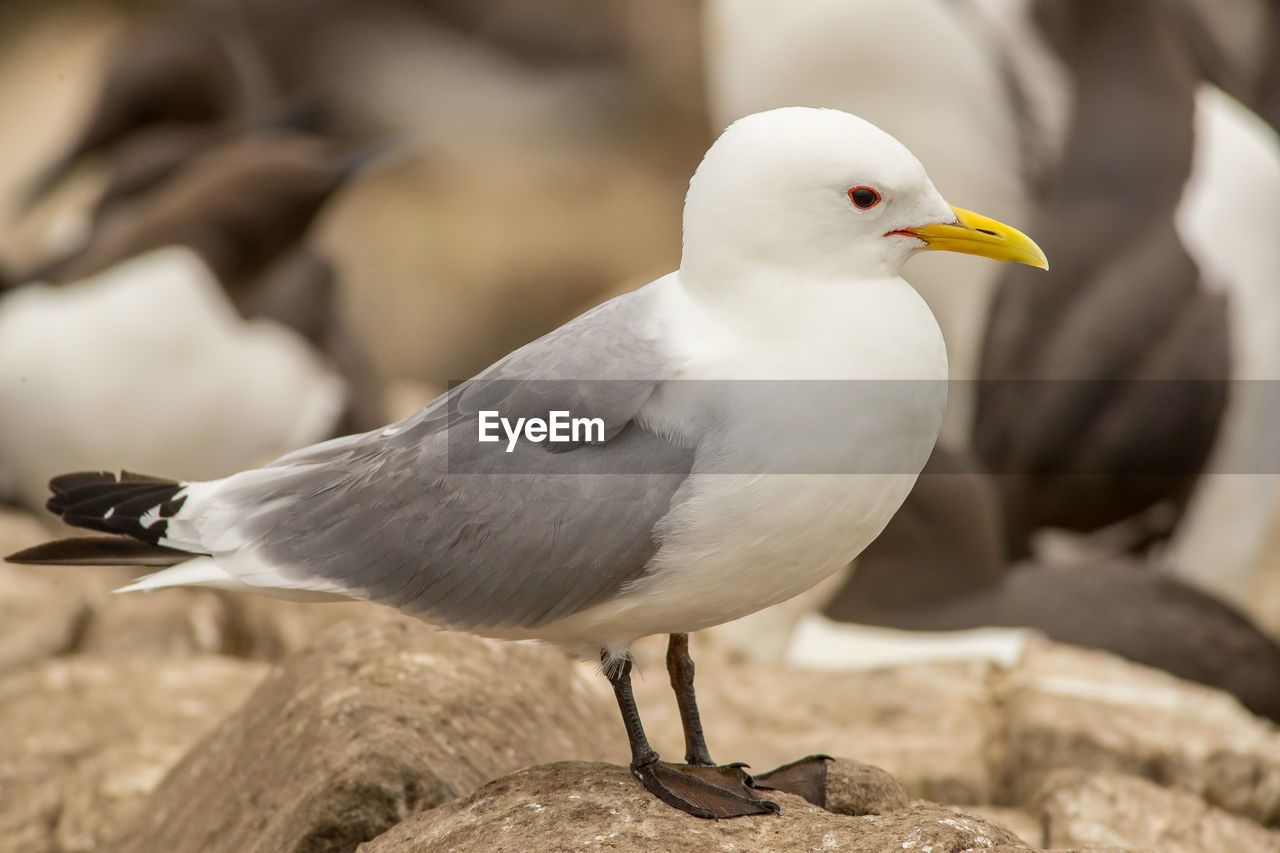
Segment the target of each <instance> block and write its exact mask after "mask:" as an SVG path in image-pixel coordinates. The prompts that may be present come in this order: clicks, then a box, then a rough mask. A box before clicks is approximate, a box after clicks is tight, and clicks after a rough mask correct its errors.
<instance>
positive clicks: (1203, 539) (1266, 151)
mask: <svg viewBox="0 0 1280 853" xmlns="http://www.w3.org/2000/svg"><path fill="white" fill-rule="evenodd" d="M1195 135H1196V136H1195V139H1196V147H1195V159H1194V161H1193V166H1192V171H1191V175H1190V177H1189V180H1188V182H1187V187H1186V190H1185V192H1184V195H1183V197H1182V202H1181V204H1180V205H1179V206H1178V210H1177V212H1176V214H1175V220H1174V221H1175V224H1176V225H1177V227H1178V233H1179V236H1181V238H1182V241H1183V243H1184V244H1185V245H1186V246H1187V250H1188V251H1189V252H1190V254H1191V255H1192V257H1194V258H1195V259H1196V262H1197V264H1198V265H1199V266H1200V268H1201V270H1202V271H1203V273H1204V275H1205V279H1206V282H1207V283H1208V284H1209V286H1210V287H1211V288H1212V289H1214V290H1216V291H1219V292H1223V293H1225V294H1226V295H1227V312H1228V320H1229V323H1230V328H1231V332H1232V334H1231V337H1230V343H1231V362H1232V371H1231V372H1232V378H1233V379H1234V380H1237V381H1236V382H1235V383H1234V384H1233V386H1232V389H1231V393H1230V395H1229V396H1228V401H1227V410H1226V413H1225V414H1224V416H1223V420H1222V423H1221V424H1220V425H1219V427H1218V437H1217V439H1216V441H1215V443H1214V447H1213V450H1212V452H1211V453H1210V456H1209V461H1208V463H1207V464H1206V466H1205V470H1206V472H1207V473H1206V474H1204V475H1202V476H1201V478H1200V482H1199V483H1198V484H1197V487H1196V491H1195V492H1194V493H1193V495H1192V497H1191V500H1190V503H1189V504H1188V507H1187V510H1186V515H1185V516H1184V518H1183V520H1182V523H1181V524H1180V526H1179V528H1178V530H1177V531H1176V533H1175V534H1174V537H1173V540H1172V542H1171V544H1170V549H1169V552H1168V554H1167V555H1166V556H1167V559H1168V561H1169V563H1170V564H1171V565H1172V566H1173V567H1174V569H1175V570H1176V571H1177V572H1178V573H1179V574H1180V575H1181V576H1183V577H1185V578H1186V579H1188V580H1190V581H1192V582H1194V583H1195V584H1196V585H1197V586H1200V587H1202V588H1204V589H1208V590H1210V591H1212V592H1214V593H1216V594H1218V595H1221V596H1223V597H1225V598H1227V599H1229V600H1232V601H1234V602H1236V603H1237V604H1240V605H1242V606H1245V607H1246V608H1247V607H1248V606H1249V603H1250V599H1251V596H1252V595H1253V594H1254V593H1255V585H1256V583H1257V582H1258V573H1259V572H1261V571H1267V570H1268V567H1266V566H1264V565H1261V564H1260V562H1259V561H1260V559H1261V557H1260V555H1261V554H1262V553H1263V552H1264V550H1265V548H1266V545H1267V541H1268V538H1269V536H1270V535H1271V531H1272V529H1273V528H1274V526H1275V518H1276V512H1277V507H1280V441H1278V440H1277V435H1280V393H1277V391H1276V387H1277V386H1276V381H1277V380H1280V329H1278V328H1277V327H1278V326H1280V240H1277V239H1275V235H1277V234H1280V136H1277V134H1276V132H1275V130H1273V129H1272V128H1271V127H1270V126H1268V125H1267V124H1266V123H1265V122H1263V121H1262V120H1261V119H1259V118H1258V116H1257V115H1255V114H1254V113H1252V112H1251V111H1250V110H1248V109H1246V108H1245V107H1244V106H1242V105H1241V104H1240V103H1239V102H1237V101H1235V100H1234V99H1232V98H1230V97H1229V96H1227V95H1225V94H1223V93H1222V92H1221V91H1219V90H1218V89H1217V88H1215V87H1213V86H1209V85H1202V86H1201V87H1200V89H1199V91H1198V92H1197V94H1196V115H1195ZM1270 570H1271V571H1275V570H1276V568H1275V567H1270Z"/></svg>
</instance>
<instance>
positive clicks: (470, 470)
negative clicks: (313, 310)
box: [225, 291, 693, 629]
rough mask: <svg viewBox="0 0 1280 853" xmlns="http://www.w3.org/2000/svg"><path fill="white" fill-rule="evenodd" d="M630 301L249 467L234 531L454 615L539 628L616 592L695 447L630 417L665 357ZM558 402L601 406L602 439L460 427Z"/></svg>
mask: <svg viewBox="0 0 1280 853" xmlns="http://www.w3.org/2000/svg"><path fill="white" fill-rule="evenodd" d="M646 310H647V309H646V297H645V295H644V291H640V292H637V293H635V294H629V295H628V296H626V297H622V298H620V299H617V300H613V301H611V302H609V303H606V304H605V305H603V306H601V307H600V308H598V309H596V310H595V311H592V312H588V313H587V314H584V315H583V316H581V317H579V318H578V319H577V320H575V321H573V322H571V323H569V324H567V325H566V326H564V327H561V328H560V329H558V330H556V331H555V332H553V333H551V334H550V335H548V336H546V337H544V338H541V339H539V340H537V341H534V342H533V343H532V344H529V345H528V346H527V347H524V348H522V349H521V350H518V351H517V352H515V353H513V354H512V355H511V356H508V357H507V358H506V359H504V360H503V361H501V362H499V363H498V364H496V365H495V366H494V367H492V368H490V369H489V370H488V371H485V373H483V374H481V375H480V376H479V377H477V378H476V379H473V380H471V381H470V382H468V383H464V384H463V385H461V386H458V387H457V388H455V389H454V390H453V391H452V392H451V393H450V394H448V395H446V396H445V397H442V398H440V399H439V400H436V401H434V402H433V403H432V404H431V405H429V406H428V407H427V408H426V409H424V410H423V411H421V412H419V413H418V414H417V415H414V416H413V417H411V418H409V419H407V420H405V421H402V422H401V423H399V424H396V425H393V426H392V427H390V428H389V429H388V430H385V431H383V432H372V433H367V434H364V435H361V436H353V437H351V438H347V439H339V440H337V441H334V442H329V443H327V444H324V445H317V446H316V447H314V448H309V449H307V450H304V451H300V452H298V453H295V454H292V455H291V456H288V457H285V458H284V459H281V460H279V461H278V462H276V463H274V464H273V465H272V466H270V467H269V468H267V469H263V470H261V471H259V472H251V473H253V474H258V475H260V476H257V477H249V478H246V480H245V481H244V484H243V485H242V486H239V487H233V488H237V489H238V490H239V491H238V492H232V493H229V494H228V495H227V496H226V501H225V502H226V504H227V505H228V506H229V507H238V508H239V511H241V512H242V513H243V515H242V520H241V521H239V522H238V523H237V527H238V532H239V533H240V534H241V541H247V542H249V543H252V544H251V545H250V547H252V548H253V549H254V550H255V551H256V552H257V556H258V557H259V559H260V560H262V561H264V562H265V563H267V564H268V565H270V566H271V567H272V569H273V570H274V571H276V572H279V573H280V574H282V575H284V576H285V577H287V578H289V579H291V580H294V581H300V582H305V581H308V580H313V581H316V582H319V583H323V584H326V585H330V588H331V586H332V585H336V586H338V587H340V588H342V589H345V590H349V591H350V592H351V594H353V595H356V596H359V597H363V598H369V599H372V600H375V601H379V602H382V603H386V604H390V605H393V606H395V607H398V608H401V609H403V610H405V611H407V612H411V613H415V614H418V615H421V616H424V617H426V618H428V619H431V620H433V621H437V622H440V623H443V624H446V625H449V626H452V627H457V628H470V629H484V628H490V629H496V628H511V627H521V628H531V627H537V626H539V625H543V624H546V623H549V622H552V621H555V620H556V619H559V618H562V617H564V616H567V615H570V614H572V613H574V612H577V611H579V610H581V609H583V608H586V607H589V606H591V605H592V604H595V603H598V602H600V601H603V600H606V599H608V598H610V597H612V596H614V595H616V594H617V593H618V592H619V591H620V590H621V589H623V588H624V587H625V586H626V585H627V584H628V583H629V582H630V581H632V580H634V579H635V578H637V577H639V576H640V575H641V574H642V573H643V571H644V568H645V566H646V564H647V563H648V561H649V558H650V557H651V556H652V555H653V553H654V551H655V550H656V549H657V544H658V543H657V542H656V541H655V539H654V533H653V531H654V528H655V525H656V523H657V521H658V520H659V519H660V518H662V516H663V515H665V514H666V513H667V512H668V510H669V509H670V507H671V504H672V499H673V496H674V495H675V494H676V492H677V490H678V489H679V487H680V485H681V483H683V482H684V480H685V479H686V477H687V475H688V472H689V469H690V467H691V465H692V460H693V449H692V448H689V447H684V446H681V445H679V444H676V443H674V442H673V441H671V440H670V439H668V438H665V437H663V436H660V435H657V434H655V433H653V432H650V431H648V430H646V429H644V428H643V427H642V426H641V425H640V424H638V423H637V422H636V421H635V420H634V417H635V415H636V413H637V412H638V411H639V409H640V407H641V405H642V404H643V403H644V400H645V399H646V398H647V396H648V394H649V393H651V392H652V390H653V388H654V387H656V385H657V384H658V377H659V376H660V375H661V373H662V371H663V369H664V365H663V363H662V357H661V354H660V352H659V350H658V348H657V345H656V343H655V342H653V341H651V340H647V339H646V338H645V337H644V336H643V334H642V333H641V332H639V331H638V330H639V329H640V328H642V326H643V323H642V320H643V318H644V312H645V311H646ZM574 372H578V373H579V374H580V375H582V376H589V377H595V376H607V377H609V380H608V381H585V382H576V381H574V380H572V379H571V378H570V377H571V374H572V373H574ZM646 375H647V378H646ZM535 377H546V379H542V378H535ZM490 382H491V383H493V384H492V386H491V387H486V383H490ZM548 397H551V398H554V399H553V400H552V402H550V403H548V402H547V398H548ZM566 400H567V401H571V402H570V403H567V404H568V405H575V406H576V407H577V410H579V411H588V412H591V413H592V414H593V415H594V416H599V417H601V418H602V419H604V420H605V422H606V425H607V430H608V438H607V440H606V441H604V442H602V443H593V444H581V443H578V444H573V445H571V446H567V447H561V448H559V449H560V450H562V451H564V452H559V453H548V452H547V449H546V446H545V445H534V444H527V443H522V444H520V445H518V446H517V448H516V450H515V451H514V452H512V453H506V452H505V451H504V447H503V446H502V445H484V446H481V445H479V444H478V443H477V442H476V441H475V440H474V439H475V432H474V429H475V426H474V411H475V410H476V409H477V408H478V407H480V406H486V405H493V406H495V407H497V408H498V409H499V411H504V410H514V409H522V410H526V411H532V410H537V409H539V408H540V407H545V406H548V405H551V406H555V405H565V404H566V403H565V402H564V401H566ZM504 414H505V411H504ZM263 475H265V476H263Z"/></svg>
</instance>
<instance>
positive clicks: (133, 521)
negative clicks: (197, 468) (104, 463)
mask: <svg viewBox="0 0 1280 853" xmlns="http://www.w3.org/2000/svg"><path fill="white" fill-rule="evenodd" d="M183 485H184V484H182V483H179V482H177V481H176V480H168V479H164V478H161V477H151V476H148V475H146V474H134V473H131V472H129V471H121V472H120V474H118V475H117V474H113V473H111V472H109V471H77V472H74V473H70V474H60V475H58V476H57V477H54V478H53V479H52V480H50V481H49V489H50V491H52V492H53V495H52V496H51V497H50V498H49V500H48V502H47V503H46V504H45V507H46V508H47V509H48V510H49V512H51V513H53V514H55V515H57V516H60V517H61V518H62V520H63V521H65V522H66V523H68V524H71V525H74V526H76V527H87V528H88V529H90V530H98V531H101V532H103V533H123V534H126V535H128V536H132V537H134V538H135V539H140V540H142V541H143V542H148V543H150V544H152V545H154V544H156V543H157V542H159V540H160V539H161V538H163V537H164V535H165V532H166V530H167V528H168V519H169V518H171V517H173V516H174V515H175V514H176V513H177V512H178V510H180V509H182V504H183V503H184V502H185V500H186V497H185V496H179V494H178V493H179V492H181V491H182V489H183ZM148 513H150V515H149V516H148ZM144 516H147V518H148V520H147V523H146V524H145V525H144V524H143V517H144Z"/></svg>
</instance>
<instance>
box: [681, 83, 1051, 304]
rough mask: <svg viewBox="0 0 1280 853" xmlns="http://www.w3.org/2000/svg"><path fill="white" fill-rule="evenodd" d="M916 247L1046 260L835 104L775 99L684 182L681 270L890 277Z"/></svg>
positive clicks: (736, 127) (702, 274) (1037, 262)
mask: <svg viewBox="0 0 1280 853" xmlns="http://www.w3.org/2000/svg"><path fill="white" fill-rule="evenodd" d="M922 249H945V250H949V251H955V252H964V253H966V254H974V255H982V256H984V257H988V258H993V259H995V260H1002V261H1018V262H1021V263H1027V264H1031V265H1032V266H1038V267H1042V268H1047V262H1046V260H1045V256H1044V253H1043V252H1041V251H1040V249H1039V247H1038V246H1036V244H1035V243H1034V242H1032V241H1031V239H1030V238H1029V237H1027V236H1026V235H1025V234H1022V233H1021V232H1020V231H1017V230H1016V229H1013V228H1010V227H1009V226H1007V225H1004V224H1002V223H999V222H996V221H994V220H991V219H987V218H986V217H983V216H979V215H977V214H974V213H970V212H969V211H966V210H962V209H960V208H955V207H952V206H951V205H950V204H948V203H947V202H946V201H944V200H943V198H942V195H941V194H940V193H939V192H938V190H937V189H935V188H934V186H933V182H932V181H930V180H929V176H928V174H927V173H926V172H925V169H924V166H922V165H921V164H920V161H919V160H917V159H916V158H915V157H914V156H913V155H912V154H911V152H910V151H908V150H907V148H906V146H904V145H903V144H902V143H900V142H898V140H896V139H894V138H893V137H892V136H890V135H889V134H887V133H885V132H884V131H882V130H880V129H879V128H878V127H876V126H875V125H873V124H871V123H870V122H868V121H864V120H863V119H860V118H858V117H857V116H853V115H850V114H848V113H844V112H840V111H839V110H830V109H812V108H808V107H783V108H781V109H775V110H769V111H767V112H761V113H755V114H754V115H749V116H746V117H745V118H742V119H739V120H738V121H736V122H734V123H733V124H732V125H730V126H729V128H728V129H726V130H725V131H724V133H722V134H721V135H720V138H719V139H717V140H716V142H715V143H714V144H713V145H712V146H711V148H710V149H709V150H708V151H707V153H706V156H705V157H704V158H703V160H702V163H701V165H699V166H698V169H697V171H696V172H695V174H694V176H693V180H692V181H690V184H689V194H688V196H687V197H686V199H685V209H684V256H683V259H682V261H681V270H682V272H683V273H684V274H686V275H689V276H691V277H693V278H706V277H715V278H723V277H726V276H727V277H732V276H733V274H734V272H735V271H736V270H738V269H742V268H744V266H745V265H750V266H751V267H752V268H754V269H760V268H770V267H771V268H773V269H776V270H778V271H779V272H780V273H783V274H785V275H787V276H790V277H795V276H803V277H805V278H818V279H824V280H832V279H835V280H839V279H876V278H887V277H896V276H898V275H899V273H900V271H901V269H902V265H903V264H904V263H906V261H907V259H908V258H910V257H911V256H912V255H913V254H915V253H916V252H918V251H920V250H922Z"/></svg>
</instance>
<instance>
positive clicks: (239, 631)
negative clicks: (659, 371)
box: [0, 510, 376, 673]
mask: <svg viewBox="0 0 1280 853" xmlns="http://www.w3.org/2000/svg"><path fill="white" fill-rule="evenodd" d="M69 529H70V528H66V529H65V530H69ZM65 530H64V532H65ZM80 532H81V533H82V532H83V531H80ZM48 539H49V531H48V529H46V528H45V527H43V526H42V525H41V524H39V523H38V521H37V520H36V516H34V515H32V514H29V513H25V512H18V511H12V510H0V557H3V556H4V555H6V554H11V553H13V552H15V551H18V550H20V549H22V548H25V547H28V546H30V545H35V544H38V543H40V542H43V541H46V540H48ZM144 571H145V570H143V569H136V568H130V567H119V566H115V567H107V566H87V567H80V566H20V565H12V564H7V563H0V625H3V626H4V627H5V630H4V631H3V632H0V673H4V672H9V671H14V670H16V669H20V668H21V667H23V666H25V665H27V664H30V663H34V662H36V661H39V660H43V659H45V658H48V657H52V656H53V655H65V654H91V655H98V656H123V655H139V654H141V655H160V656H164V657H172V656H177V655H204V654H225V655H232V656H235V657H244V658H253V659H258V660H271V661H274V660H279V659H280V658H282V657H284V656H285V655H286V654H288V653H289V652H292V651H295V650H297V649H299V648H301V647H302V646H304V645H306V644H307V643H308V642H310V640H311V637H312V636H313V635H314V634H315V633H316V632H318V631H320V630H323V629H324V628H327V627H329V626H332V625H334V624H337V623H338V622H342V621H346V620H348V619H352V618H362V617H363V615H364V614H366V613H369V612H371V611H373V610H375V609H376V608H374V607H373V605H369V604H365V603H363V602H351V603H341V604H328V605H325V606H323V607H317V606H315V605H312V604H300V603H297V602H291V601H280V600H278V599H272V598H264V597H261V596H256V595H246V594H241V593H232V592H225V591H221V590H211V589H198V588H181V589H167V590H163V591H160V592H154V593H131V594H129V595H113V594H112V592H111V591H112V590H113V589H115V588H117V587H120V586H123V585H124V584H126V583H128V582H129V580H130V579H132V578H134V577H137V576H138V575H139V574H142V573H143V572H144Z"/></svg>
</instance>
